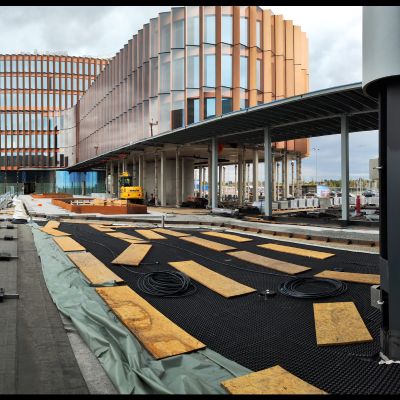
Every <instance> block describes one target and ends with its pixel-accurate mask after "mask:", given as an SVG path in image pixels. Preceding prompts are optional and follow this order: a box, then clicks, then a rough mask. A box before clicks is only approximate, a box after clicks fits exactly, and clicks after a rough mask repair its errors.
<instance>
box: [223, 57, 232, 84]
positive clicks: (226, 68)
mask: <svg viewBox="0 0 400 400" xmlns="http://www.w3.org/2000/svg"><path fill="white" fill-rule="evenodd" d="M221 68H222V70H221V84H222V86H226V87H232V56H231V55H230V54H223V55H222V60H221Z"/></svg>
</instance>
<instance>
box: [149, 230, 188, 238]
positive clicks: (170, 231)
mask: <svg viewBox="0 0 400 400" xmlns="http://www.w3.org/2000/svg"><path fill="white" fill-rule="evenodd" d="M153 231H155V232H158V233H163V234H164V235H170V236H176V237H184V236H190V233H184V232H177V231H172V230H171V229H165V228H154V229H153Z"/></svg>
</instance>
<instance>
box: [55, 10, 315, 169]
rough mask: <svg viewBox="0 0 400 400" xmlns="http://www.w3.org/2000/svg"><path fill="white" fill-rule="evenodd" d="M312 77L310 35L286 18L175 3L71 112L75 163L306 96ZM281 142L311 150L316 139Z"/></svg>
mask: <svg viewBox="0 0 400 400" xmlns="http://www.w3.org/2000/svg"><path fill="white" fill-rule="evenodd" d="M308 81H309V79H308V39H307V37H306V34H305V33H304V32H302V31H301V29H300V27H299V26H295V25H293V23H292V21H287V20H284V19H283V17H282V16H281V15H273V14H272V12H271V11H270V10H263V9H261V8H260V7H258V6H186V7H176V8H172V10H171V11H170V12H164V13H160V14H159V16H158V17H157V18H153V19H151V20H150V22H149V23H147V24H145V25H144V26H143V29H141V30H139V32H138V33H137V34H136V35H134V36H133V38H132V39H130V40H129V42H128V43H127V44H126V45H125V46H124V47H123V48H122V49H121V50H120V51H119V52H118V53H117V54H116V55H115V56H114V57H113V58H112V59H111V60H110V62H109V64H107V65H106V67H105V68H104V70H103V71H102V73H100V75H99V76H98V77H97V79H96V80H95V82H94V83H93V85H92V86H91V87H90V88H89V89H88V90H87V92H86V93H85V94H84V95H83V96H82V98H81V99H80V101H79V102H78V103H77V106H76V107H75V108H74V109H72V110H67V112H64V113H63V114H64V116H65V119H64V124H63V131H64V132H65V138H66V139H65V146H66V147H65V149H63V152H64V153H65V156H67V155H68V157H69V160H70V162H69V165H72V164H74V163H78V162H82V161H85V160H88V159H91V158H93V157H96V156H98V155H101V154H105V153H107V152H109V151H112V150H115V149H116V148H120V147H123V146H125V145H129V144H130V143H133V142H136V141H138V140H140V139H143V138H147V137H150V136H152V135H158V134H160V133H163V132H167V131H169V130H172V129H175V128H178V127H181V126H185V125H190V124H191V123H194V122H198V121H201V120H204V119H206V118H210V117H213V116H217V115H221V114H223V113H226V112H230V111H235V110H239V109H241V108H246V107H251V106H255V105H257V104H261V103H265V102H270V101H273V100H278V99H282V98H285V97H290V96H294V95H299V94H302V93H305V92H307V91H308ZM75 146H76V148H75ZM60 147H61V146H60ZM275 147H276V148H277V149H286V150H287V151H289V152H294V153H295V154H297V155H300V156H307V155H308V153H309V140H308V139H298V140H291V141H287V142H279V143H276V144H275ZM61 166H63V164H61Z"/></svg>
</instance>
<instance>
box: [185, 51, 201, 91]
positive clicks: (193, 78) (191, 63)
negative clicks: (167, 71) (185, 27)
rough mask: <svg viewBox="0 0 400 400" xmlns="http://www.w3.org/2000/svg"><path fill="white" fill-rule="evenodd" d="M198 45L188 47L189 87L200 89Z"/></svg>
mask: <svg viewBox="0 0 400 400" xmlns="http://www.w3.org/2000/svg"><path fill="white" fill-rule="evenodd" d="M198 51H199V50H198V48H197V47H188V48H187V87H188V88H195V89H198V88H199V87H200V69H199V63H200V59H199V54H198Z"/></svg>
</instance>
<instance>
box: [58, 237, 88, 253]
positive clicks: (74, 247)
mask: <svg viewBox="0 0 400 400" xmlns="http://www.w3.org/2000/svg"><path fill="white" fill-rule="evenodd" d="M53 240H54V241H55V242H56V243H57V244H58V246H60V248H61V250H63V251H65V252H67V251H84V250H86V249H85V247H83V246H82V245H81V244H79V243H78V242H77V241H76V240H74V239H72V238H70V237H69V236H63V237H54V238H53Z"/></svg>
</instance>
